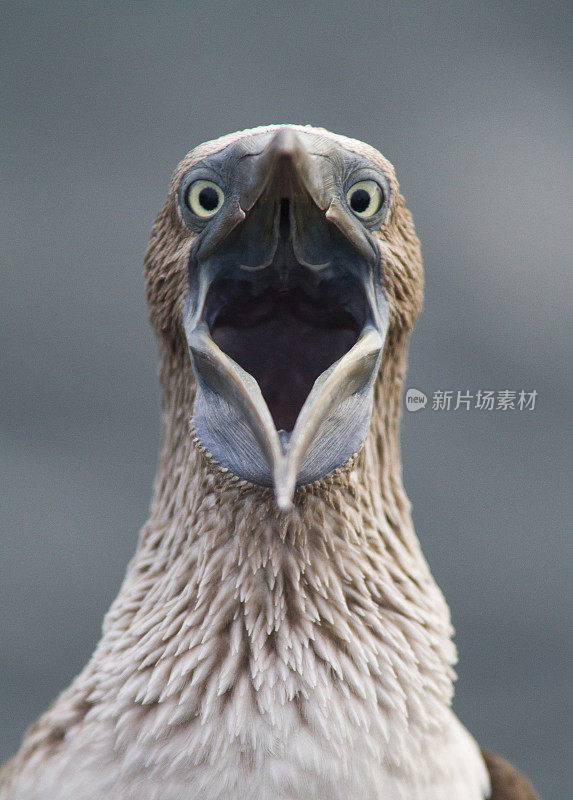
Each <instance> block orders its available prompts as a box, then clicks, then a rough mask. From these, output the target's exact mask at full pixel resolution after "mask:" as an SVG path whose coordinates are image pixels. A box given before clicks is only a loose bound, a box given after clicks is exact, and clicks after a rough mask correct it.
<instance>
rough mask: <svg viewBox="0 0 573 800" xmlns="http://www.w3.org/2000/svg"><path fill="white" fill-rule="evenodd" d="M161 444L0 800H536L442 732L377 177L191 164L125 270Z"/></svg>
mask: <svg viewBox="0 0 573 800" xmlns="http://www.w3.org/2000/svg"><path fill="white" fill-rule="evenodd" d="M144 272H145V280H146V297H147V302H148V307H149V314H150V320H151V324H152V327H153V329H154V331H155V333H156V337H157V342H158V351H159V364H160V367H159V378H160V383H161V389H162V401H161V418H162V440H161V446H160V454H159V463H158V470H157V475H156V479H155V483H154V488H153V498H152V503H151V510H150V517H149V519H148V521H147V522H146V524H145V525H144V526H143V528H142V530H141V532H140V535H139V541H138V545H137V549H136V553H135V555H134V557H133V558H132V560H131V562H130V563H129V566H128V568H127V572H126V575H125V578H124V581H123V584H122V586H121V588H120V591H119V594H118V596H117V598H116V600H115V601H114V602H113V604H112V606H111V608H110V610H109V611H108V613H107V615H106V616H105V619H104V623H103V634H102V637H101V640H100V641H99V644H98V645H97V647H96V649H95V652H94V654H93V656H92V658H91V659H90V661H89V662H88V664H87V666H86V667H85V668H84V669H83V671H82V672H81V673H80V674H79V675H78V677H76V678H75V680H74V681H73V682H72V683H71V685H70V686H69V687H68V688H67V689H65V690H64V691H63V692H62V694H61V695H60V696H59V697H58V698H57V699H56V701H55V702H54V703H53V705H52V706H51V707H50V708H49V709H48V710H47V711H46V712H45V713H44V714H43V716H41V717H40V719H39V720H38V721H37V722H36V723H35V724H33V725H32V726H31V728H30V729H29V730H28V732H27V733H26V734H25V737H24V740H23V743H22V745H21V748H20V750H19V751H18V753H17V754H16V755H15V756H14V757H13V758H12V759H11V760H10V761H9V762H7V764H6V765H5V766H4V767H3V769H2V771H1V772H0V798H2V800H96V798H104V797H105V798H107V799H108V800H134V799H135V798H137V800H159V799H160V798H161V800H222V798H225V799H226V800H247V798H248V800H302V799H303V798H305V800H306V799H307V798H314V800H351V799H352V800H356V799H357V798H360V800H422V798H423V800H452V798H455V799H456V800H488V799H489V800H535V798H537V795H536V793H535V791H534V790H533V788H532V787H531V785H530V783H529V782H528V780H527V779H526V778H525V777H523V776H522V775H521V774H520V773H519V772H518V771H517V770H516V769H515V768H514V767H512V766H510V765H509V764H508V763H507V762H506V761H504V760H503V759H501V758H500V757H498V756H495V755H493V754H491V753H489V752H487V751H482V750H480V747H479V746H478V744H477V743H476V741H475V740H474V738H473V737H472V736H471V735H470V733H469V732H468V731H467V730H466V728H465V727H463V725H462V724H461V722H460V721H459V720H458V719H457V717H456V716H455V714H454V712H453V710H452V705H451V704H452V696H453V682H454V679H455V673H454V670H453V666H454V664H455V661H456V649H455V646H454V643H453V639H452V637H453V629H452V625H451V621H450V612H449V608H448V606H447V604H446V601H445V599H444V596H443V595H442V593H441V591H440V589H439V588H438V586H437V584H436V583H435V581H434V579H433V577H432V574H431V572H430V568H429V566H428V564H427V562H426V560H425V558H424V556H423V554H422V551H421V548H420V544H419V541H418V538H417V536H416V533H415V531H414V527H413V523H412V518H411V510H410V503H409V501H408V499H407V496H406V494H405V491H404V488H403V484H402V467H401V457H400V445H399V421H400V408H401V394H402V387H403V383H404V376H405V370H406V358H407V345H408V339H409V335H410V333H411V330H412V327H413V325H414V322H415V319H416V317H417V316H418V314H419V312H420V310H421V306H422V299H423V268H422V258H421V251H420V243H419V240H418V238H417V235H416V232H415V229H414V224H413V220H412V216H411V214H410V213H409V211H408V210H407V208H406V206H405V201H404V199H403V197H402V195H401V194H400V189H399V185H398V182H397V179H396V175H395V171H394V168H393V167H392V165H391V164H390V162H389V161H388V160H387V159H386V158H385V157H384V156H382V155H381V153H380V152H379V151H378V150H376V149H375V148H374V147H372V146H370V145H368V144H366V143H363V142H361V141H358V140H356V139H351V138H348V137H345V136H342V135H338V134H333V133H330V132H329V131H327V130H325V129H323V128H315V127H311V126H308V125H270V126H261V127H257V128H251V129H249V130H244V131H239V132H237V133H233V134H228V135H225V136H222V137H220V138H218V139H215V140H212V141H208V142H205V143H203V144H201V145H199V146H198V147H195V148H194V149H193V150H191V152H190V153H188V154H187V156H185V158H184V159H183V160H182V161H181V163H180V164H179V165H178V166H177V168H176V169H175V171H174V173H173V176H172V179H171V183H170V188H169V192H168V197H167V200H166V203H165V205H164V207H163V209H162V211H161V212H160V213H159V215H158V217H157V219H156V221H155V223H154V225H153V228H152V232H151V237H150V242H149V246H148V249H147V253H146V255H145V260H144Z"/></svg>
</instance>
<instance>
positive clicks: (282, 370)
mask: <svg viewBox="0 0 573 800" xmlns="http://www.w3.org/2000/svg"><path fill="white" fill-rule="evenodd" d="M299 269H300V270H302V268H300V267H299ZM358 294H360V295H361V292H360V290H359V288H358V287H352V286H351V285H349V283H348V281H345V280H338V279H330V280H327V281H323V282H322V283H321V284H320V286H319V287H318V289H317V290H316V291H313V292H312V293H311V292H309V291H308V289H305V288H304V287H303V286H301V285H298V286H297V285H294V286H291V287H289V288H286V289H285V288H279V289H277V288H276V287H273V286H268V287H267V288H265V289H263V290H262V291H261V290H260V288H258V289H257V290H256V291H255V284H253V283H252V282H251V281H249V280H229V279H227V280H225V279H222V280H220V281H218V282H216V283H215V284H213V285H212V286H211V289H210V291H209V298H208V302H207V306H208V309H209V313H208V314H207V319H208V322H209V328H210V331H211V336H212V338H213V340H214V341H215V342H216V344H217V345H218V346H219V347H220V348H221V350H223V352H225V353H226V354H227V355H228V356H230V357H231V358H232V359H233V360H234V361H236V362H237V363H238V364H239V365H240V366H241V367H242V368H243V369H244V370H246V371H247V372H249V373H250V374H251V375H252V376H253V377H254V378H255V379H256V381H257V383H258V384H259V386H260V388H261V392H262V394H263V397H264V399H265V402H266V403H267V406H268V407H269V410H270V412H271V415H272V418H273V421H274V423H275V426H276V428H277V430H279V431H280V430H284V431H289V432H290V431H292V430H293V428H294V425H295V422H296V420H297V417H298V415H299V413H300V410H301V408H302V406H303V404H304V401H305V400H306V398H307V397H308V394H309V392H310V390H311V389H312V386H313V384H314V382H315V380H316V379H317V378H318V376H319V375H320V374H321V373H322V372H324V371H325V370H326V369H328V367H330V366H331V365H332V364H333V363H334V362H335V361H337V360H338V359H339V358H341V357H342V356H343V355H344V354H345V353H347V352H348V351H349V350H350V349H351V348H352V347H353V345H354V344H355V343H356V341H357V340H358V337H359V335H360V331H361V329H362V326H363V322H364V320H363V319H361V317H362V314H361V313H359V312H357V308H359V307H360V306H361V305H362V302H361V301H360V302H358V301H357V299H356V298H357V295H358Z"/></svg>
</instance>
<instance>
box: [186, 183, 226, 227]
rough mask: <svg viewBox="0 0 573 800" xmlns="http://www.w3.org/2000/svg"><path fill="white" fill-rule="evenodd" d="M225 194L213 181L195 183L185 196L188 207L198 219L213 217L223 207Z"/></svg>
mask: <svg viewBox="0 0 573 800" xmlns="http://www.w3.org/2000/svg"><path fill="white" fill-rule="evenodd" d="M224 199H225V193H224V192H223V190H222V189H221V187H220V186H217V184H216V183H213V181H205V180H200V181H193V183H192V184H191V185H190V186H189V188H188V189H187V192H186V194H185V202H186V204H187V207H188V208H189V209H190V211H192V212H193V213H194V214H197V216H198V217H203V219H206V218H208V217H212V216H213V215H214V214H216V213H217V211H218V210H219V209H220V208H221V206H222V205H223V200H224Z"/></svg>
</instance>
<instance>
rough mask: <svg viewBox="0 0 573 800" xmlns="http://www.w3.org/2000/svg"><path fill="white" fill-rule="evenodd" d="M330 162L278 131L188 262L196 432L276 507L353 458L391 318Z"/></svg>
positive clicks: (371, 243) (240, 174) (238, 176)
mask: <svg viewBox="0 0 573 800" xmlns="http://www.w3.org/2000/svg"><path fill="white" fill-rule="evenodd" d="M336 164H337V161H336V158H328V157H327V156H325V155H324V154H323V153H314V152H312V149H311V147H310V146H309V144H308V142H307V141H306V140H305V138H304V137H303V136H300V135H299V134H298V133H297V132H296V131H295V130H294V129H292V128H288V127H287V128H280V129H279V130H278V131H277V132H276V133H274V134H273V135H272V137H271V139H270V141H269V142H268V143H267V144H266V147H264V149H263V150H262V151H261V152H257V153H249V154H248V155H242V156H241V157H238V158H235V166H234V173H233V174H234V181H235V182H234V186H235V190H234V195H233V196H232V197H231V198H230V199H229V201H228V202H227V203H226V206H225V207H224V208H223V209H222V210H221V212H220V213H219V214H218V215H217V217H215V218H213V220H212V221H210V222H209V224H208V225H206V226H205V227H204V228H203V229H202V231H201V232H200V233H199V234H198V236H197V237H196V238H195V240H194V241H193V244H192V247H191V253H190V259H189V291H188V294H187V298H186V303H185V308H184V312H183V323H184V328H185V333H186V337H187V342H188V345H189V351H190V355H191V360H192V364H193V368H194V371H195V375H196V378H197V394H196V399H195V406H194V410H193V423H194V428H195V433H196V435H197V437H198V438H199V440H200V441H201V443H202V444H203V446H204V447H205V448H206V449H207V450H208V451H209V452H210V453H211V455H212V456H213V457H214V458H215V460H216V461H218V462H219V463H220V464H222V465H223V466H224V467H226V468H228V469H229V470H230V471H231V472H233V473H234V474H236V475H238V476H239V477H242V478H244V479H246V480H248V481H250V482H252V483H256V484H259V485H266V486H273V487H274V491H275V496H276V500H277V504H278V506H279V508H281V509H287V508H289V507H290V506H291V504H292V500H293V496H294V492H295V489H296V487H297V486H298V485H302V484H305V483H310V482H313V481H315V480H318V479H320V478H322V477H324V476H326V475H328V474H329V473H330V472H332V471H333V470H334V469H336V468H337V467H339V466H341V465H342V464H344V463H346V461H348V459H349V458H350V457H351V456H352V455H353V454H354V453H355V452H357V450H359V448H360V446H361V444H362V442H363V440H364V438H365V436H366V434H367V430H368V426H369V423H370V417H371V413H372V402H373V399H372V397H373V391H372V388H373V384H374V380H375V377H376V374H377V372H378V368H379V365H380V358H381V353H382V348H383V344H384V337H385V333H386V328H387V324H388V306H387V303H386V299H385V297H384V295H383V292H382V287H381V282H380V278H379V271H380V254H379V250H378V247H377V245H376V241H375V239H374V237H372V235H371V234H370V233H369V231H368V230H367V229H366V227H365V226H364V225H363V224H362V223H361V221H360V220H358V219H357V218H356V217H355V215H353V214H352V212H351V210H350V209H348V207H347V206H345V204H344V194H343V187H342V185H341V179H340V177H339V176H338V174H337V167H336Z"/></svg>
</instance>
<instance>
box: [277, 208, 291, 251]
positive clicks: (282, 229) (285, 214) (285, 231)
mask: <svg viewBox="0 0 573 800" xmlns="http://www.w3.org/2000/svg"><path fill="white" fill-rule="evenodd" d="M279 234H280V237H281V239H284V240H285V241H287V240H288V239H289V238H290V200H289V199H288V197H283V198H282V199H281V214H280V222H279Z"/></svg>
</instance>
